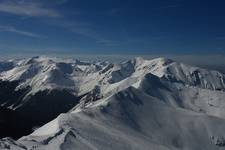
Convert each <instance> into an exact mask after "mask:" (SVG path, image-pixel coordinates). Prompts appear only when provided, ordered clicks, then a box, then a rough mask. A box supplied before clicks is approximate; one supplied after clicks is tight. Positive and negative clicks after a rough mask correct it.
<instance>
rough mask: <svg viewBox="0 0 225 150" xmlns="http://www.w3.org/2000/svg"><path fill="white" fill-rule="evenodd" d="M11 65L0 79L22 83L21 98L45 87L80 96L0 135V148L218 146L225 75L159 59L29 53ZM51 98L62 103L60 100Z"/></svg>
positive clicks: (224, 125) (186, 149)
mask: <svg viewBox="0 0 225 150" xmlns="http://www.w3.org/2000/svg"><path fill="white" fill-rule="evenodd" d="M13 64H14V67H12V68H11V69H6V70H4V71H1V75H0V78H1V79H2V80H5V81H10V82H12V81H18V83H19V84H18V86H17V87H16V89H20V90H21V89H24V88H26V87H30V91H29V92H28V93H26V96H25V97H30V96H31V97H32V95H35V93H38V92H40V91H44V90H46V89H48V90H50V91H51V90H53V91H54V90H56V89H60V90H63V89H64V90H65V89H66V90H67V92H68V91H69V92H71V93H72V94H73V95H75V96H80V99H79V100H78V101H76V103H74V108H73V109H68V113H63V114H61V115H59V116H58V117H57V118H56V119H54V120H53V121H51V122H49V123H47V124H46V125H44V126H42V127H41V128H39V129H37V130H36V131H34V132H33V133H32V134H30V135H28V136H24V137H22V138H20V139H19V140H18V141H13V140H11V139H2V140H1V141H0V149H3V148H4V147H6V148H7V146H10V147H11V149H16V148H18V149H37V150H45V149H46V150H57V149H58V150H70V149H74V148H76V149H78V150H79V149H80V150H86V149H87V150H88V149H90V150H102V149H104V150H113V149H118V150H137V149H142V150H151V149H152V150H156V149H157V150H176V149H177V150H178V149H179V150H214V149H215V150H217V149H224V148H225V147H224V146H225V133H224V131H225V130H224V129H225V120H224V119H225V111H224V110H225V109H224V108H225V99H224V97H225V91H224V89H225V83H224V81H225V76H224V75H223V74H222V73H220V72H217V71H209V70H206V69H202V68H198V67H192V66H189V65H185V64H182V63H178V62H174V61H172V60H169V59H165V58H157V59H153V60H144V59H142V58H135V59H133V60H130V61H126V62H123V63H120V64H112V63H109V62H96V63H90V62H82V61H78V60H73V59H70V60H68V59H66V60H65V59H58V58H46V57H34V58H31V59H24V60H17V61H14V62H13ZM43 96H44V97H45V95H43ZM50 98H51V97H50ZM25 101H26V99H25ZM51 102H52V103H54V100H53V101H49V102H48V103H43V101H35V103H28V102H25V103H24V102H23V103H22V105H20V107H18V109H19V108H20V109H22V108H29V107H30V106H41V107H43V108H44V107H45V106H44V105H51V104H50V103H51ZM55 102H56V103H59V104H60V105H62V103H60V99H57V100H56V101H55ZM63 102H64V104H63V105H65V106H66V105H68V104H71V103H72V102H71V101H70V100H69V101H64V100H63ZM28 104H29V105H28ZM40 104H42V105H40ZM23 105H24V106H29V107H23ZM2 106H4V105H2ZM5 106H6V105H5ZM7 106H9V105H7ZM31 108H32V107H31ZM46 108H47V107H46ZM68 108H69V107H68ZM29 113H30V114H31V115H32V109H30V110H29ZM46 113H47V112H46ZM46 115H48V114H46Z"/></svg>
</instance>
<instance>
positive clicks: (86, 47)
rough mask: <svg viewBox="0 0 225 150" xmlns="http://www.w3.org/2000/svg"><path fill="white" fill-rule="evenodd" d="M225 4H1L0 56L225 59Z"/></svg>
mask: <svg viewBox="0 0 225 150" xmlns="http://www.w3.org/2000/svg"><path fill="white" fill-rule="evenodd" d="M224 8H225V1H223V0H213V1H212V0H48V1H47V0H0V52H3V53H4V52H5V53H43V54H46V53H66V54H70V53H74V54H143V55H144V54H154V55H155V54H224V53H225V9H224Z"/></svg>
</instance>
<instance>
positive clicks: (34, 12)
mask: <svg viewBox="0 0 225 150" xmlns="http://www.w3.org/2000/svg"><path fill="white" fill-rule="evenodd" d="M0 12H4V13H9V14H14V15H20V16H28V17H51V18H58V17H61V16H62V15H61V14H60V13H59V12H58V11H57V10H55V9H52V8H47V7H44V6H43V4H42V3H40V2H39V1H29V2H27V1H26V2H25V1H3V2H0Z"/></svg>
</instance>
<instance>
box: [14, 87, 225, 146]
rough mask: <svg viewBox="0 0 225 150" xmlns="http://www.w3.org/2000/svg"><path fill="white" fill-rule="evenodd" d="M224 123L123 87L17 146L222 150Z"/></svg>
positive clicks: (26, 138) (27, 138)
mask: <svg viewBox="0 0 225 150" xmlns="http://www.w3.org/2000/svg"><path fill="white" fill-rule="evenodd" d="M224 130H225V120H224V119H220V118H216V117H210V116H207V115H205V114H203V113H195V112H192V111H188V110H185V109H179V108H173V107H169V106H168V105H166V104H165V103H163V102H162V101H160V100H159V99H157V98H154V97H151V96H148V95H146V94H145V93H143V92H142V91H141V90H139V89H135V88H132V87H130V88H128V89H126V90H123V91H121V92H119V93H117V94H115V95H113V96H111V97H109V98H107V99H102V100H99V101H97V102H95V103H92V104H90V105H89V106H87V107H86V108H85V109H83V110H80V111H76V110H74V111H72V112H71V113H67V114H62V115H60V116H59V117H58V118H57V119H55V120H54V121H52V122H50V123H49V124H46V125H45V126H43V127H41V128H40V129H38V130H36V131H35V132H34V133H32V134H31V135H29V136H26V137H22V138H21V139H20V140H19V141H18V142H19V143H20V144H22V145H23V146H26V147H27V148H31V149H32V148H34V149H37V150H45V149H46V150H47V149H48V150H51V149H54V150H57V149H59V150H61V149H66V150H67V149H74V148H77V149H82V150H84V149H85V150H86V149H87V150H88V149H90V150H99V149H104V150H113V149H118V150H137V149H142V150H151V149H152V150H155V149H157V150H169V149H170V150H176V149H179V150H181V149H191V150H212V149H223V146H224V144H225V143H224V142H225V141H224Z"/></svg>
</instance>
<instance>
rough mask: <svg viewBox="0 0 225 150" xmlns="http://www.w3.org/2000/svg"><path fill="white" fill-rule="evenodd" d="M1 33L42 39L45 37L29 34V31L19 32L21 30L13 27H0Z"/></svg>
mask: <svg viewBox="0 0 225 150" xmlns="http://www.w3.org/2000/svg"><path fill="white" fill-rule="evenodd" d="M1 31H4V32H12V33H16V34H19V35H23V36H28V37H33V38H42V37H43V36H41V35H39V34H36V33H32V32H28V31H23V30H19V29H16V28H15V27H12V26H1V25H0V32H1Z"/></svg>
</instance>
